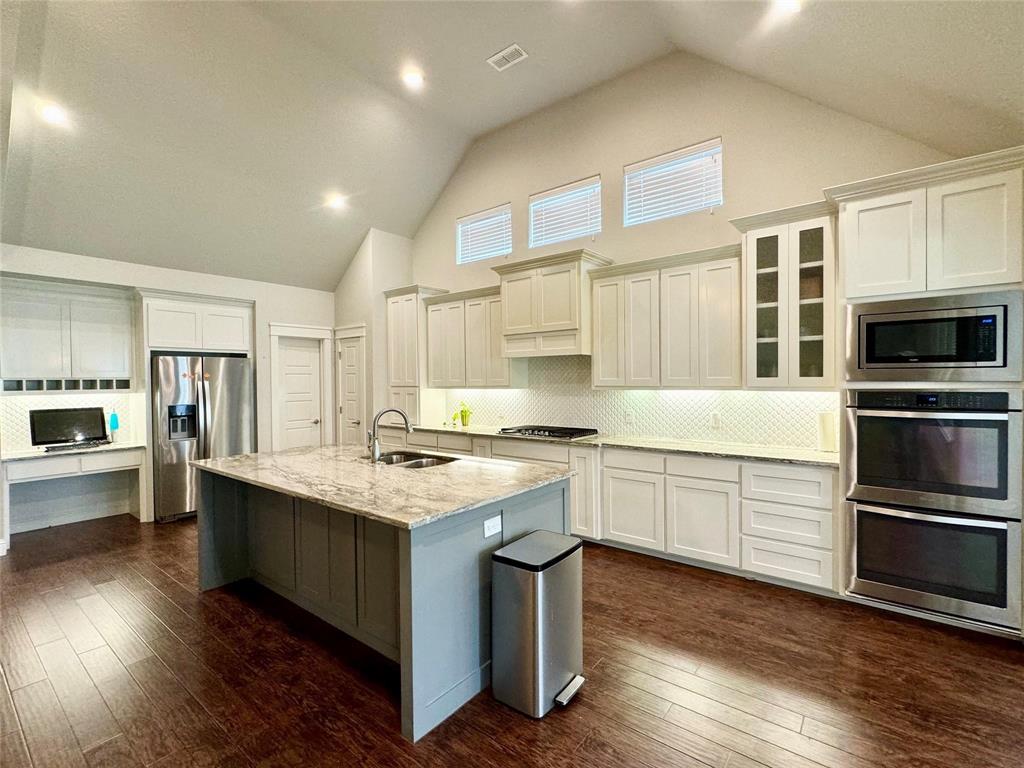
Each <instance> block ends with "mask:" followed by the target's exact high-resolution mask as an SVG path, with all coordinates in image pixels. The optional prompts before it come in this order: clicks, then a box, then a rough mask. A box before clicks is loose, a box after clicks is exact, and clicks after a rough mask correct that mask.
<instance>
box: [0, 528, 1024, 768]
mask: <svg viewBox="0 0 1024 768" xmlns="http://www.w3.org/2000/svg"><path fill="white" fill-rule="evenodd" d="M0 579H2V583H0V612H2V613H0V629H2V644H0V663H2V671H3V675H2V677H0V731H2V732H0V736H2V748H0V764H2V765H3V767H4V768H21V766H30V765H32V766H36V767H37V768H39V767H40V766H94V767H95V766H110V767H112V768H113V767H117V766H129V765H131V766H138V765H152V766H159V767H160V768H170V767H171V766H246V765H286V766H319V765H325V766H328V765H329V766H355V765H360V766H371V767H372V766H496V765H509V766H534V765H536V766H554V767H556V768H557V767H559V766H592V767H593V768H606V767H607V768H611V767H612V766H633V765H636V766H650V767H651V768H661V767H662V766H701V767H704V766H717V768H755V767H756V766H771V767H773V768H791V767H793V768H820V766H827V767H829V768H847V767H850V768H868V767H870V766H884V767H886V768H892V767H896V768H900V767H905V768H911V767H913V768H939V767H940V766H949V767H950V768H964V767H965V766H970V767H971V768H975V767H980V766H1000V767H1005V768H1019V767H1020V766H1021V765H1022V764H1024V647H1022V646H1021V644H1019V643H1014V642H1010V641H1005V640H998V639H994V638H989V637H985V636H982V635H976V634H973V633H967V632H961V631H958V630H952V629H947V628H944V627H941V626H937V625H933V624H928V623H924V622H920V621H916V620H913V619H906V618H902V617H898V616H892V615H888V614H884V613H881V612H877V611H873V610H870V609H867V608H863V607H860V606H854V605H847V604H844V603H840V602H838V601H834V600H827V599H824V598H819V597H816V596H812V595H807V594H803V593H799V592H794V591H790V590H786V589H782V588H777V587H772V586H767V585H764V584H759V583H756V582H750V581H746V580H743V579H739V578H735V577H731V576H725V575H721V574H716V573H711V572H707V571H702V570H699V569H695V568H688V567H685V566H680V565H676V564H673V563H667V562H664V561H660V560H655V559H652V558H647V557H643V556H640V555H634V554H632V553H628V552H622V551H619V550H614V549H610V548H606V547H600V546H591V545H588V546H587V548H586V551H585V555H584V596H585V605H584V614H585V628H584V634H585V656H586V667H587V668H586V675H587V677H588V681H587V683H586V685H585V686H584V688H583V690H582V692H581V693H580V695H579V697H578V698H577V700H576V701H575V702H574V703H573V704H572V705H571V706H569V707H568V708H567V709H565V710H557V711H554V712H552V713H551V714H550V715H549V716H548V717H547V718H545V719H544V720H540V721H532V720H529V719H528V718H525V717H522V716H520V715H519V714H517V713H514V712H512V711H511V710H508V709H506V708H505V707H503V706H502V705H500V704H497V703H496V702H494V701H493V700H492V699H491V698H490V694H489V693H486V692H485V693H484V694H481V695H480V696H477V697H476V698H475V699H474V700H473V701H472V702H470V703H469V704H468V705H467V706H466V707H465V708H464V709H463V710H461V711H460V712H459V713H457V714H456V715H455V716H454V717H452V718H451V719H450V720H448V721H447V722H446V723H444V724H443V725H442V726H440V727H439V728H438V729H436V730H435V731H434V732H432V733H431V734H430V735H428V736H427V737H426V738H425V739H424V740H422V741H421V742H420V743H418V744H416V745H412V744H409V743H407V742H405V741H404V740H403V739H402V738H401V736H400V735H399V713H398V697H397V687H398V677H397V669H396V667H395V666H394V665H392V664H391V663H390V662H387V661H386V660H384V659H383V658H381V657H380V656H378V655H376V654H375V653H373V652H372V651H369V650H367V649H365V648H364V647H362V646H360V645H359V644H358V643H355V642H354V641H351V640H348V639H347V638H346V637H345V636H344V635H342V634H341V633H339V632H337V631H335V630H333V629H332V628H330V627H328V626H327V625H325V624H323V623H321V622H319V621H318V620H316V619H313V618H312V617H310V616H308V615H307V614H304V613H303V612H301V611H300V610H298V609H297V608H294V607H293V606H291V605H289V604H288V603H285V602H284V601H282V600H280V599H278V598H277V597H275V596H274V595H272V594H271V593H269V592H267V591H266V590H263V589H262V588H260V587H258V586H256V585H253V584H248V583H247V584H242V585H236V586H234V587H231V588H228V589H224V590H218V591H215V592H210V593H204V594H199V593H198V592H197V589H196V529H195V525H194V524H193V523H188V522H186V523H178V524H172V525H162V526H152V525H147V526H140V525H139V524H138V523H137V522H136V521H135V520H133V519H132V518H130V517H113V518H105V519H101V520H95V521H90V522H87V523H79V524H76V525H70V526H64V527H61V528H53V529H49V530H45V531H37V532H33V533H26V534H20V535H17V536H15V537H14V542H13V547H12V550H11V553H10V554H9V555H8V557H6V558H3V559H0Z"/></svg>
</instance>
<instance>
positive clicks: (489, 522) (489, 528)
mask: <svg viewBox="0 0 1024 768" xmlns="http://www.w3.org/2000/svg"><path fill="white" fill-rule="evenodd" d="M496 533H501V515H495V516H494V517H489V518H487V519H486V520H484V538H485V539H489V538H490V537H491V536H493V535H494V534H496Z"/></svg>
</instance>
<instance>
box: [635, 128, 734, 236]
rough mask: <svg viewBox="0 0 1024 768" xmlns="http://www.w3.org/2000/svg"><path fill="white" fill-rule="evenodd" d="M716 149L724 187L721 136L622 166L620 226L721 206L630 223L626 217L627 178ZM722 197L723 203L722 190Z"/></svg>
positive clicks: (709, 206) (716, 205)
mask: <svg viewBox="0 0 1024 768" xmlns="http://www.w3.org/2000/svg"><path fill="white" fill-rule="evenodd" d="M716 148H717V149H718V150H719V152H718V157H719V165H720V166H721V169H720V171H719V173H720V174H723V186H724V173H723V172H724V166H723V165H722V164H723V163H724V153H725V150H724V145H723V142H722V137H721V136H716V137H715V138H713V139H708V140H707V141H702V142H700V143H699V144H691V145H690V146H688V147H682V148H681V149H676V150H673V151H672V152H665V153H664V154H661V155H656V156H655V157H649V158H647V159H646V160H640V161H637V162H635V163H630V164H629V165H626V166H623V168H622V226H623V227H635V226H637V225H639V224H647V223H650V222H654V221H662V220H664V219H670V218H675V217H677V216H685V215H687V214H689V213H698V212H699V211H706V210H713V209H714V208H716V207H718V206H719V205H721V204H722V203H721V202H720V203H717V204H714V205H708V206H705V207H703V208H696V209H693V210H690V211H684V212H681V213H673V214H670V215H666V216H658V217H654V218H651V219H641V220H639V221H632V222H631V221H629V215H628V214H629V195H628V190H627V178H628V177H629V175H630V174H632V173H636V172H637V171H643V170H646V169H648V168H655V167H657V166H659V165H666V164H668V163H671V162H673V161H675V160H679V159H681V158H684V157H688V156H690V155H697V154H700V153H702V152H707V151H708V150H712V149H716ZM722 197H723V201H722V202H724V197H725V192H724V190H723V192H722Z"/></svg>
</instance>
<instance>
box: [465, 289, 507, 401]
mask: <svg viewBox="0 0 1024 768" xmlns="http://www.w3.org/2000/svg"><path fill="white" fill-rule="evenodd" d="M500 311H501V309H500V307H499V312H500ZM489 312H490V304H489V302H488V299H467V300H466V386H467V387H486V386H487V385H488V384H489V383H490V382H489V381H488V374H489V373H490V370H491V360H490V355H489V352H490V338H489V331H490V318H489ZM499 349H500V347H499Z"/></svg>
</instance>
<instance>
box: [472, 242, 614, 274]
mask: <svg viewBox="0 0 1024 768" xmlns="http://www.w3.org/2000/svg"><path fill="white" fill-rule="evenodd" d="M572 261H581V262H587V263H588V264H593V265H594V266H597V267H605V266H608V265H609V264H612V263H613V262H612V260H611V259H609V258H608V257H606V256H601V255H600V254H597V253H594V252H593V251H588V250H587V249H586V248H577V249H575V250H572V251H565V252H564V253H554V254H552V255H550V256H537V257H536V258H533V259H524V260H523V261H513V262H510V263H508V264H502V265H501V266H500V267H491V269H493V270H494V271H495V272H497V273H498V274H499V275H504V274H506V273H508V272H521V271H522V270H524V269H533V268H534V267H548V266H552V265H554V264H566V263H568V262H572Z"/></svg>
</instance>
